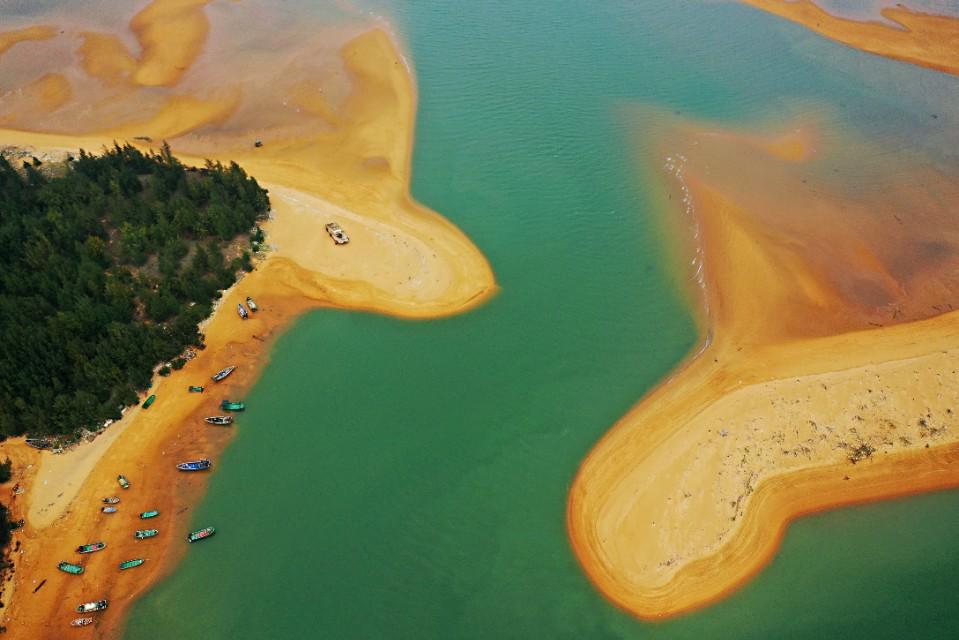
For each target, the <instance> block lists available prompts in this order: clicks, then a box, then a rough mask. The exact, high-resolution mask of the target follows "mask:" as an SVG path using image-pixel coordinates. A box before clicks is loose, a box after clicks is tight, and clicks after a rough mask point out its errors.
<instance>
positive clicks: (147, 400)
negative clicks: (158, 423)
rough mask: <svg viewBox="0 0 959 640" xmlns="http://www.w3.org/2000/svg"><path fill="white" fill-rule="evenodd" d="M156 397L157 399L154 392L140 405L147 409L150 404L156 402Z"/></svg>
mask: <svg viewBox="0 0 959 640" xmlns="http://www.w3.org/2000/svg"><path fill="white" fill-rule="evenodd" d="M156 399H157V397H156V394H155V393H154V394H153V395H151V396H150V397H149V398H147V399H146V401H145V402H144V403H143V404H142V405H141V406H142V407H143V408H144V409H149V408H150V406H151V405H152V404H153V403H154V402H156Z"/></svg>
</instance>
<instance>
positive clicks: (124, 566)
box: [120, 558, 146, 571]
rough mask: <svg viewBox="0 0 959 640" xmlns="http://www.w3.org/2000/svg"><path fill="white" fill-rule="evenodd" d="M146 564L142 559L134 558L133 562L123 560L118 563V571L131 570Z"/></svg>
mask: <svg viewBox="0 0 959 640" xmlns="http://www.w3.org/2000/svg"><path fill="white" fill-rule="evenodd" d="M144 562H146V560H144V559H143V558H134V559H133V560H124V561H123V562H121V563H120V570H121V571H122V570H124V569H132V568H133V567H139V566H140V565H141V564H143V563H144Z"/></svg>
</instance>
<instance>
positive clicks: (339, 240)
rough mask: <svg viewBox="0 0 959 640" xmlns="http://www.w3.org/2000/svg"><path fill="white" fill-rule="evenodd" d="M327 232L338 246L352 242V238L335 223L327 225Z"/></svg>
mask: <svg viewBox="0 0 959 640" xmlns="http://www.w3.org/2000/svg"><path fill="white" fill-rule="evenodd" d="M326 232H327V233H328V234H330V237H331V238H333V242H335V243H336V244H346V243H348V242H349V241H350V237H349V236H348V235H346V232H345V231H343V227H341V226H340V225H339V224H337V223H335V222H330V223H328V224H327V225H326Z"/></svg>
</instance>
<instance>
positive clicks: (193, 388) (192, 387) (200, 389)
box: [187, 384, 203, 393]
mask: <svg viewBox="0 0 959 640" xmlns="http://www.w3.org/2000/svg"><path fill="white" fill-rule="evenodd" d="M187 390H188V391H189V392H190V393H203V387H200V386H198V385H192V384H191V385H190V386H189V387H187Z"/></svg>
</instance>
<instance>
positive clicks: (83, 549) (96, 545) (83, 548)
mask: <svg viewBox="0 0 959 640" xmlns="http://www.w3.org/2000/svg"><path fill="white" fill-rule="evenodd" d="M106 546H107V543H106V542H91V543H90V544H81V545H80V546H79V547H77V553H93V552H94V551H100V550H101V549H104V548H106Z"/></svg>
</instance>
